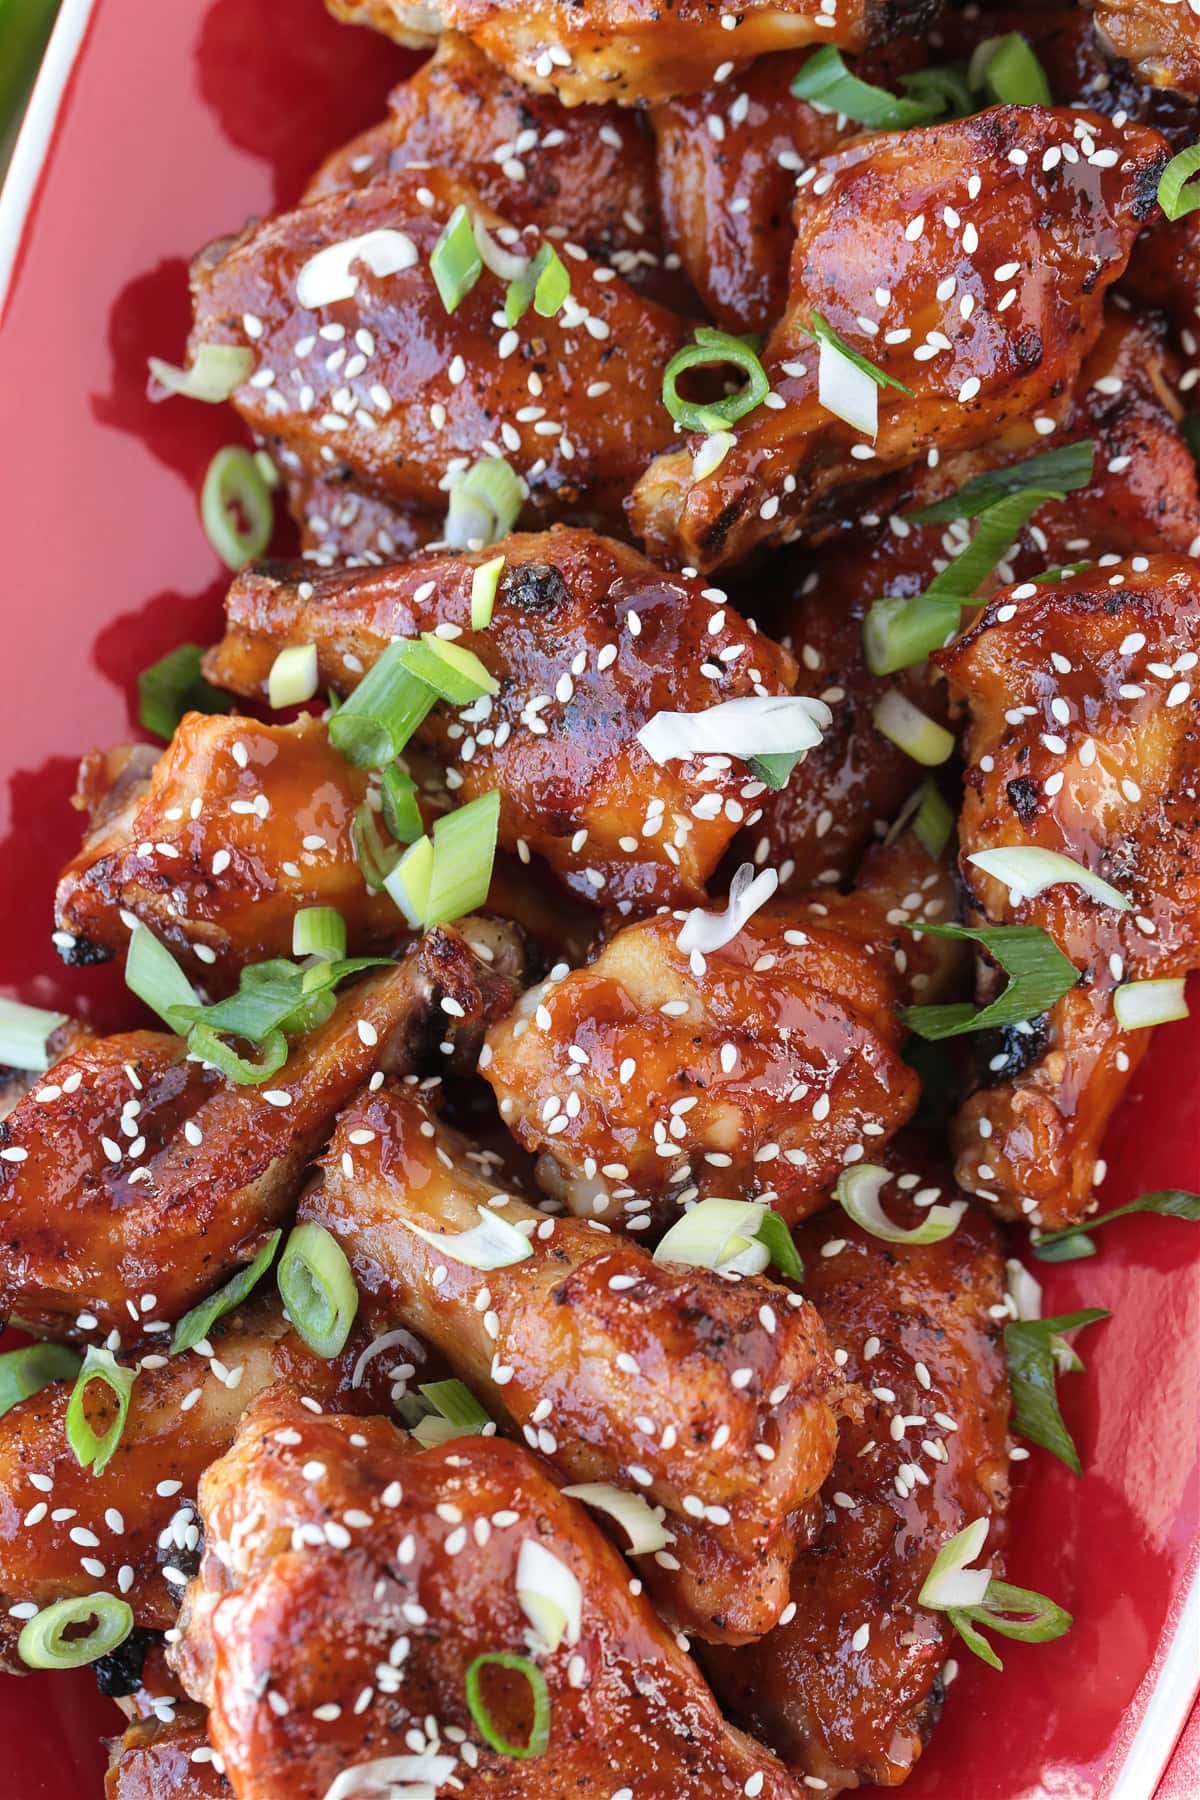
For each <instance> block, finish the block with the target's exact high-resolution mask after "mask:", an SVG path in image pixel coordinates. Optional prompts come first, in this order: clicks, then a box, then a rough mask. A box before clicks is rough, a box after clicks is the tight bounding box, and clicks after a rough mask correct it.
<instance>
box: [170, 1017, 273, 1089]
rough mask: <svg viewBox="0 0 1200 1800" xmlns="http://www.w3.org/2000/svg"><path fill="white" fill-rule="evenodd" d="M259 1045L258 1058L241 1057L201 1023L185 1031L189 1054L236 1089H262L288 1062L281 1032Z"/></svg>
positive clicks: (210, 1027)
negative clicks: (205, 1064)
mask: <svg viewBox="0 0 1200 1800" xmlns="http://www.w3.org/2000/svg"><path fill="white" fill-rule="evenodd" d="M258 1043H259V1049H260V1051H261V1054H260V1055H259V1056H257V1057H254V1056H242V1055H241V1054H240V1053H239V1052H238V1051H237V1050H235V1049H234V1048H233V1046H232V1044H227V1043H226V1042H225V1040H224V1038H222V1037H218V1035H217V1033H216V1031H215V1030H214V1029H213V1027H212V1026H211V1025H206V1024H204V1023H203V1021H199V1022H197V1023H196V1024H195V1025H193V1026H192V1028H191V1030H190V1031H189V1032H188V1050H189V1051H190V1053H191V1054H192V1055H193V1056H198V1057H199V1059H200V1061H201V1062H202V1063H207V1065H208V1067H209V1068H210V1069H216V1070H218V1071H219V1072H220V1073H221V1074H222V1075H224V1076H225V1078H226V1079H227V1080H228V1081H234V1082H236V1083H237V1084H238V1086H239V1087H261V1086H262V1084H263V1082H264V1081H269V1080H270V1079H271V1076H272V1075H277V1074H278V1073H279V1071H280V1069H282V1067H283V1065H284V1063H285V1062H286V1061H287V1059H288V1044H287V1038H286V1037H285V1036H284V1034H283V1032H282V1031H271V1032H268V1033H267V1035H266V1037H263V1038H260V1039H259V1040H258Z"/></svg>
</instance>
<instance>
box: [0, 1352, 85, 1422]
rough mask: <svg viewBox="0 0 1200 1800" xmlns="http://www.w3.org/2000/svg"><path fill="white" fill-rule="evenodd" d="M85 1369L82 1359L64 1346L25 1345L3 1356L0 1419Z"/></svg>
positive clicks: (1, 1364) (0, 1378)
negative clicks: (52, 1386)
mask: <svg viewBox="0 0 1200 1800" xmlns="http://www.w3.org/2000/svg"><path fill="white" fill-rule="evenodd" d="M82 1367H83V1358H82V1357H81V1356H77V1355H76V1353H75V1352H74V1350H68V1349H67V1347H66V1345H65V1344H43V1343H38V1344H25V1345H24V1346H23V1347H22V1348H21V1349H20V1350H5V1351H4V1352H3V1353H0V1418H3V1416H4V1414H5V1413H6V1412H11V1410H12V1408H13V1407H14V1406H16V1405H17V1404H18V1403H19V1402H20V1401H22V1400H28V1398H29V1396H30V1394H37V1393H40V1392H41V1390H42V1388H44V1387H48V1386H49V1385H50V1383H51V1382H52V1381H70V1380H72V1379H73V1378H74V1377H75V1376H76V1375H78V1373H79V1371H80V1369H81V1368H82Z"/></svg>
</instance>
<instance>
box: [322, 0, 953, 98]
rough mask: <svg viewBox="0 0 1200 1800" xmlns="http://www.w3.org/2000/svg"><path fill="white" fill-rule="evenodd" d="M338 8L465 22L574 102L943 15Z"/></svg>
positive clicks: (682, 82) (698, 82)
mask: <svg viewBox="0 0 1200 1800" xmlns="http://www.w3.org/2000/svg"><path fill="white" fill-rule="evenodd" d="M327 4H328V6H329V10H330V11H331V12H332V13H333V14H334V15H335V16H336V17H337V18H340V19H346V20H348V21H350V22H352V23H355V24H363V25H373V26H375V27H376V28H377V29H378V30H380V31H385V32H387V33H388V35H389V36H390V37H394V38H396V39H397V41H398V42H399V43H402V44H412V43H420V42H428V40H429V37H430V36H432V35H433V34H434V33H435V32H437V31H438V30H440V29H442V28H443V27H445V26H451V27H452V28H453V29H454V30H456V31H462V32H465V33H466V34H467V36H468V37H470V38H472V39H473V40H474V42H475V43H477V44H478V45H479V46H480V48H481V49H483V50H486V51H487V53H488V55H489V56H490V57H492V58H494V60H495V61H496V62H498V63H499V64H500V65H501V67H502V68H504V69H507V70H508V71H509V72H510V74H513V75H515V76H516V77H517V79H518V80H519V81H520V82H522V83H523V85H524V86H525V87H528V88H532V89H533V91H534V92H535V93H547V92H549V93H555V94H557V95H558V97H559V99H560V100H562V101H563V103H564V104H565V105H567V106H577V105H579V104H580V103H581V102H583V101H604V100H615V101H617V102H618V103H619V104H620V105H622V106H638V105H641V104H642V103H643V102H645V101H647V100H665V99H669V98H670V96H671V95H673V94H687V93H693V92H694V91H695V90H697V89H698V88H704V87H707V86H708V85H709V83H710V82H712V81H714V80H717V81H719V80H720V79H721V70H722V69H726V68H730V67H736V66H737V65H738V64H740V63H744V62H747V61H748V60H749V59H750V58H751V57H755V56H762V55H764V54H765V53H766V52H767V51H770V50H795V49H798V48H800V47H801V46H802V45H804V44H818V43H820V44H840V45H841V46H842V47H843V49H848V50H861V49H863V48H864V47H865V46H866V45H867V44H869V43H872V42H875V41H877V40H879V39H882V38H886V37H889V36H891V35H892V34H893V33H895V32H899V31H919V29H920V28H921V27H922V26H924V25H926V24H927V23H928V22H929V21H930V20H931V19H932V18H933V17H934V15H935V13H936V10H937V9H936V7H935V6H934V5H932V4H930V3H929V0H842V3H841V4H840V5H838V4H837V3H836V0H835V4H834V5H833V6H832V7H830V6H821V5H819V4H817V0H742V4H741V5H740V6H739V7H738V9H737V11H736V12H731V11H724V10H723V9H722V8H721V6H720V5H718V4H716V0H673V4H672V5H670V6H668V7H664V6H662V5H661V4H660V3H659V0H605V3H604V4H603V5H598V4H596V3H595V0H591V4H588V3H587V0H584V3H583V4H581V3H580V0H327Z"/></svg>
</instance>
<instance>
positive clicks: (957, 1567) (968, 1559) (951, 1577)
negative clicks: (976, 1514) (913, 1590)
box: [917, 1519, 992, 1612]
mask: <svg viewBox="0 0 1200 1800" xmlns="http://www.w3.org/2000/svg"><path fill="white" fill-rule="evenodd" d="M987 1534H988V1521H987V1520H986V1519H975V1520H974V1521H973V1522H972V1523H971V1524H970V1525H967V1526H965V1527H964V1528H963V1530H962V1531H959V1532H957V1533H956V1534H955V1535H954V1537H952V1538H951V1539H950V1540H949V1542H948V1543H945V1544H943V1545H942V1547H941V1549H940V1550H939V1551H938V1553H937V1556H936V1557H935V1558H934V1563H933V1567H932V1569H930V1571H929V1574H928V1575H927V1576H926V1578H925V1585H924V1587H923V1588H922V1589H921V1591H920V1593H919V1594H918V1595H917V1605H918V1606H928V1607H929V1608H930V1609H931V1610H932V1611H934V1612H945V1611H946V1610H947V1609H948V1608H949V1607H951V1606H982V1605H983V1599H984V1595H985V1594H986V1593H987V1588H988V1582H989V1581H990V1580H991V1579H992V1571H991V1570H990V1569H971V1568H968V1566H967V1565H968V1563H973V1562H974V1561H975V1558H976V1557H977V1556H979V1555H980V1554H981V1553H982V1551H983V1546H984V1544H985V1543H986V1542H987Z"/></svg>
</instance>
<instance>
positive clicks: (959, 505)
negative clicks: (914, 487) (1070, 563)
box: [904, 438, 1096, 525]
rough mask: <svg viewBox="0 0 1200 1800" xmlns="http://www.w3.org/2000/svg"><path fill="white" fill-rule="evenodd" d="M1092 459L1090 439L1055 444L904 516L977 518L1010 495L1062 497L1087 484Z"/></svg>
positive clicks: (927, 520) (920, 521)
mask: <svg viewBox="0 0 1200 1800" xmlns="http://www.w3.org/2000/svg"><path fill="white" fill-rule="evenodd" d="M1095 461H1096V444H1095V440H1094V439H1093V438H1080V439H1079V440H1078V441H1077V442H1075V443H1073V444H1058V445H1056V446H1055V448H1054V449H1053V450H1043V451H1042V452H1041V454H1040V455H1038V456H1030V457H1027V458H1026V460H1025V461H1024V462H1019V463H1010V464H1009V466H1008V467H1007V468H1005V469H987V470H985V471H984V473H983V474H982V475H976V476H974V477H973V478H972V479H971V480H970V481H967V482H964V484H963V486H962V487H960V488H959V489H958V491H957V493H953V494H949V495H947V497H946V499H945V500H938V501H936V502H935V503H934V504H933V505H932V506H922V507H921V508H920V509H919V511H917V512H910V513H905V515H904V516H905V518H906V519H908V520H910V521H911V522H912V523H913V524H914V525H941V524H944V523H946V522H947V521H948V520H950V519H977V518H978V517H979V515H980V513H983V512H986V511H987V510H988V508H989V507H991V506H994V505H995V504H996V502H997V501H998V500H1004V499H1006V498H1007V497H1008V496H1009V495H1011V494H1019V493H1028V494H1034V493H1036V494H1040V495H1041V496H1042V498H1043V499H1046V500H1063V499H1065V498H1066V496H1067V495H1068V494H1069V493H1073V492H1074V491H1075V490H1076V489H1077V488H1084V487H1086V486H1087V485H1088V483H1089V481H1091V479H1092V470H1093V468H1094V467H1095Z"/></svg>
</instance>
